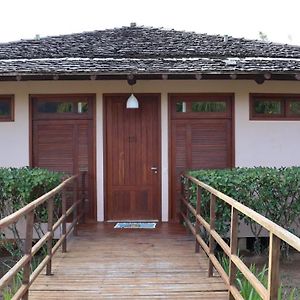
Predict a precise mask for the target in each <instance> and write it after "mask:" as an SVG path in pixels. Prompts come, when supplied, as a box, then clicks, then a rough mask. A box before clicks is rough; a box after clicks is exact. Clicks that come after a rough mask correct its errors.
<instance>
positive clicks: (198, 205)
mask: <svg viewBox="0 0 300 300" xmlns="http://www.w3.org/2000/svg"><path fill="white" fill-rule="evenodd" d="M201 191H202V189H201V188H200V187H199V186H198V185H197V201H196V222H195V232H196V240H195V252H196V253H199V250H200V245H199V243H198V241H197V234H199V231H200V222H199V220H198V218H197V216H198V215H199V216H200V215H201Z"/></svg>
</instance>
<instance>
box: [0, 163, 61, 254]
mask: <svg viewBox="0 0 300 300" xmlns="http://www.w3.org/2000/svg"><path fill="white" fill-rule="evenodd" d="M62 177H63V174H61V173H57V172H51V171H48V170H45V169H38V168H33V169H32V168H28V167H24V168H0V219H2V218H4V217H6V216H8V215H10V214H12V213H13V212H15V211H17V210H18V209H20V208H22V207H24V206H25V205H26V204H28V203H30V202H31V201H33V200H35V199H37V198H38V197H40V196H42V195H43V194H45V193H47V192H49V191H50V190H52V189H53V188H55V187H56V186H57V185H58V184H59V183H60V182H61V181H62ZM58 200H59V199H58V197H56V198H55V202H56V205H55V210H56V212H55V215H56V216H57V215H58V210H59V204H58ZM46 206H47V204H46V203H45V204H44V205H41V206H40V207H39V208H37V209H36V210H35V220H36V222H35V224H34V228H35V231H36V233H37V234H38V235H41V233H42V228H41V223H42V222H44V221H46V220H47V209H46ZM8 229H9V230H10V231H11V232H12V234H13V235H14V241H13V242H11V241H8V240H6V239H5V236H4V234H0V244H1V246H2V247H4V248H5V249H6V251H8V252H9V253H10V255H11V256H12V257H15V258H20V257H21V256H22V250H23V246H24V245H23V243H24V241H23V239H22V237H20V234H19V232H18V229H17V226H16V224H12V225H11V226H9V228H8ZM1 240H2V242H1Z"/></svg>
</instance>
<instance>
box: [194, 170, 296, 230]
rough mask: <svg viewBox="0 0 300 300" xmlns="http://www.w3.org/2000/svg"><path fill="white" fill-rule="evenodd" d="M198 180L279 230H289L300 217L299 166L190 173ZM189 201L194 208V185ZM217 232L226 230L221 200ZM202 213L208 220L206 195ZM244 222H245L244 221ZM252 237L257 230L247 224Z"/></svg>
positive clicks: (227, 218)
mask: <svg viewBox="0 0 300 300" xmlns="http://www.w3.org/2000/svg"><path fill="white" fill-rule="evenodd" d="M189 174H190V175H192V176H194V177H196V178H198V179H199V180H201V181H203V182H205V183H206V184H208V185H210V186H212V187H214V188H215V189H217V190H219V191H221V192H223V193H224V194H226V195H228V196H231V197H232V198H234V199H235V200H237V201H239V202H241V203H243V204H245V205H246V206H248V207H250V208H252V209H254V210H255V211H257V212H258V213H260V214H262V215H264V216H266V217H267V218H269V219H270V220H272V221H274V222H275V223H277V224H278V225H280V226H282V227H283V228H285V229H287V230H289V231H292V232H293V229H292V227H293V226H292V225H294V224H295V222H297V221H299V214H300V167H290V168H265V167H257V168H235V169H230V170H229V169H225V170H199V171H191V172H190V173H189ZM192 189H193V190H194V193H192V194H193V196H192V202H193V203H194V205H195V201H196V193H195V186H192ZM216 211H217V224H216V226H217V229H218V230H219V231H220V232H221V233H225V232H226V231H227V230H228V222H229V221H230V208H229V207H228V205H226V204H224V202H223V201H221V200H218V201H217V209H216ZM202 212H203V214H204V217H205V218H206V219H207V220H208V219H209V218H208V216H209V202H208V194H207V193H204V194H203V203H202ZM246 221H249V220H247V219H246ZM251 225H252V227H253V228H252V229H253V230H254V235H256V234H258V233H259V232H258V231H259V228H257V226H256V228H255V226H254V224H253V223H251ZM294 233H295V232H294Z"/></svg>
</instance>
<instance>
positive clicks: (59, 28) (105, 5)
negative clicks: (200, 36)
mask: <svg viewBox="0 0 300 300" xmlns="http://www.w3.org/2000/svg"><path fill="white" fill-rule="evenodd" d="M0 11H1V18H0V42H8V41H16V40H20V39H28V38H29V39H30V38H34V37H35V36H36V35H37V34H38V35H40V36H41V37H45V36H51V35H60V34H68V33H75V32H83V31H92V30H101V29H107V28H114V27H121V26H129V25H130V23H132V22H135V23H137V25H144V26H153V27H164V28H167V29H172V28H173V29H177V30H186V31H195V32H198V33H208V34H221V35H225V34H227V35H231V36H234V37H245V38H250V39H259V32H260V31H262V32H263V33H264V34H266V35H267V37H268V40H270V41H273V42H279V43H289V44H295V45H300V26H299V25H300V18H299V11H300V0H284V1H282V0H273V1H270V0H244V1H243V0H239V1H237V0H228V1H226V0H223V1H222V0H180V1H178V0H147V1H146V0H84V1H83V0H81V1H78V0H71V1H70V0H51V1H43V0H39V1H37V0H2V1H1V5H0Z"/></svg>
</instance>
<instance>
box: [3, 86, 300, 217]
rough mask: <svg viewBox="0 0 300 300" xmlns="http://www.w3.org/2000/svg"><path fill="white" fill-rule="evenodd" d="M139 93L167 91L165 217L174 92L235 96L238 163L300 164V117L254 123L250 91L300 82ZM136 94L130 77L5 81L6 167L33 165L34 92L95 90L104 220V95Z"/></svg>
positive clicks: (299, 89) (293, 89)
mask: <svg viewBox="0 0 300 300" xmlns="http://www.w3.org/2000/svg"><path fill="white" fill-rule="evenodd" d="M134 91H135V92H136V93H146V92H147V93H161V99H162V105H161V115H162V121H161V124H162V132H161V139H162V154H161V158H162V170H161V171H162V220H163V221H167V218H168V182H169V181H168V145H167V141H168V126H167V125H168V93H217V92H219V93H234V94H235V164H236V166H260V165H263V166H277V167H278V166H292V165H300V154H299V153H300V151H299V150H300V121H250V120H249V93H299V94H300V83H299V82H272V81H270V82H265V83H264V84H263V85H257V84H256V83H255V82H254V81H205V80H203V81H201V80H200V81H197V80H191V81H171V80H164V81H163V80H162V81H138V82H137V84H136V85H135V86H134ZM124 92H130V87H129V86H128V84H127V82H126V81H74V82H72V81H43V82H30V81H25V82H22V81H21V82H0V94H14V95H15V121H14V122H0V138H1V139H0V166H6V167H7V166H14V167H19V166H26V165H29V107H28V103H29V95H30V94H56V93H66V94H71V93H95V94H96V99H97V105H96V117H97V127H96V144H97V161H96V163H97V203H98V213H97V215H98V220H99V221H101V220H103V216H104V213H103V193H102V191H103V189H102V187H103V122H102V120H103V106H102V100H103V94H104V93H124Z"/></svg>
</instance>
